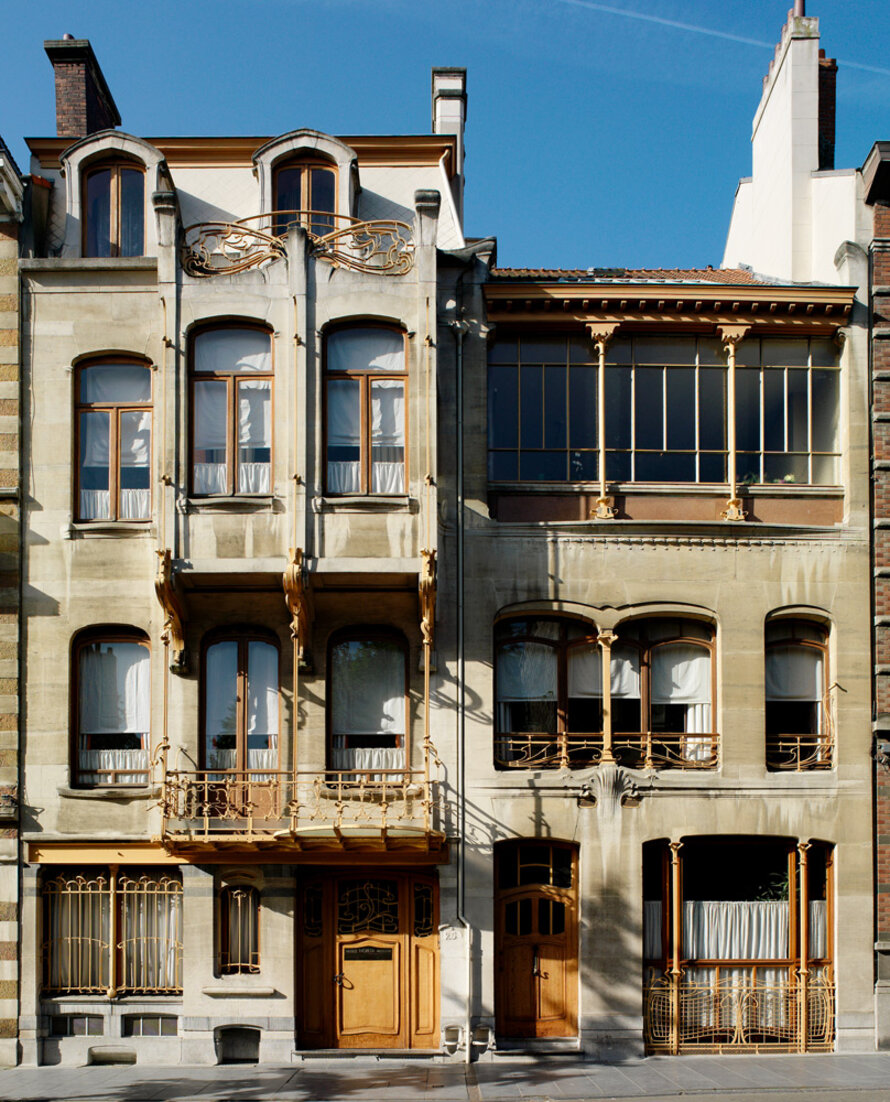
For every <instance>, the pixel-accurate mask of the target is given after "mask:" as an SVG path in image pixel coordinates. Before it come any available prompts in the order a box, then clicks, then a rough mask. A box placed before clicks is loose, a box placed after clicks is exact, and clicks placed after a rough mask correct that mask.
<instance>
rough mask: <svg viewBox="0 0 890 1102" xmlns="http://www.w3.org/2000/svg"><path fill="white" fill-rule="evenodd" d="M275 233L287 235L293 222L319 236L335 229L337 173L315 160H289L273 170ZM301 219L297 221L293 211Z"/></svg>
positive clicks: (329, 166) (330, 167)
mask: <svg viewBox="0 0 890 1102" xmlns="http://www.w3.org/2000/svg"><path fill="white" fill-rule="evenodd" d="M273 186H274V195H275V211H276V212H277V213H276V218H275V233H276V234H283V233H286V232H287V227H288V226H289V225H290V224H291V223H292V222H295V221H298V220H299V222H300V224H301V225H303V226H305V227H306V229H307V230H308V231H309V232H310V233H312V234H315V235H316V236H317V237H321V236H323V235H324V234H326V233H330V232H331V231H332V230H333V229H334V215H335V214H336V213H337V173H336V172H335V170H334V169H333V167H332V166H331V165H329V164H324V163H320V162H318V161H296V162H294V161H291V162H289V163H287V164H284V165H282V166H281V167H280V168H277V169H276V170H275V177H274V185H273ZM297 211H300V212H301V214H302V217H301V218H299V219H297V218H296V217H295V212H297Z"/></svg>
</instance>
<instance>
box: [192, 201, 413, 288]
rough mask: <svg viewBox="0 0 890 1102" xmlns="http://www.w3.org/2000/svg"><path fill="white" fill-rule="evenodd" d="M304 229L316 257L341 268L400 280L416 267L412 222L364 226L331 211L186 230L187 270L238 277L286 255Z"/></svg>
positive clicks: (255, 217)
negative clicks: (294, 234) (296, 230)
mask: <svg viewBox="0 0 890 1102" xmlns="http://www.w3.org/2000/svg"><path fill="white" fill-rule="evenodd" d="M294 224H296V225H299V226H302V227H303V228H304V229H305V230H306V234H307V236H308V238H309V248H310V251H311V252H312V254H313V255H314V256H316V257H318V258H320V259H321V260H326V261H327V262H328V263H330V264H332V265H333V266H334V267H337V268H349V269H351V270H353V271H357V272H366V273H369V274H371V275H382V276H400V275H405V274H406V273H407V272H410V271H411V269H412V268H413V267H414V238H413V234H412V230H411V227H410V226H409V225H408V223H407V222H399V221H396V220H394V219H375V220H372V221H362V220H361V219H359V218H351V217H349V216H348V215H343V214H331V213H329V212H327V211H310V210H286V211H269V213H267V214H256V215H252V216H251V217H249V218H240V219H238V220H237V221H233V222H197V223H195V224H194V225H191V226H187V227H186V228H185V230H184V231H183V242H182V267H183V269H184V271H185V272H186V273H187V274H188V275H191V276H215V275H235V274H236V273H238V272H244V271H247V270H248V269H250V268H258V267H260V266H261V265H263V264H266V263H268V262H269V261H272V260H276V259H278V258H279V257H283V256H284V255H285V254H286V251H287V250H286V242H287V232H288V228H289V226H291V225H294Z"/></svg>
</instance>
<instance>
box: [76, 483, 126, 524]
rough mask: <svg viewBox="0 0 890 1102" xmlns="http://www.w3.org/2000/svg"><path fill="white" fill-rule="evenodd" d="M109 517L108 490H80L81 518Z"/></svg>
mask: <svg viewBox="0 0 890 1102" xmlns="http://www.w3.org/2000/svg"><path fill="white" fill-rule="evenodd" d="M121 504H123V502H122V503H121ZM110 517H111V494H110V493H109V492H108V490H81V491H80V519H81V520H108V519H109V518H110Z"/></svg>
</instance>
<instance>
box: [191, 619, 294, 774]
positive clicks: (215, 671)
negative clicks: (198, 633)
mask: <svg viewBox="0 0 890 1102" xmlns="http://www.w3.org/2000/svg"><path fill="white" fill-rule="evenodd" d="M204 766H205V768H206V769H212V770H214V771H237V772H245V771H249V772H250V773H251V778H250V779H251V780H261V779H262V773H263V772H264V771H274V770H277V769H278V644H277V643H276V642H274V641H273V640H272V639H271V637H269V636H266V635H265V634H260V633H254V632H243V633H238V634H237V635H231V636H226V637H216V638H215V639H214V640H213V641H212V642H211V643H209V644H208V646H207V648H206V650H205V652H204ZM257 773H259V774H260V775H259V776H258V775H257Z"/></svg>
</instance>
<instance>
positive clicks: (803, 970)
mask: <svg viewBox="0 0 890 1102" xmlns="http://www.w3.org/2000/svg"><path fill="white" fill-rule="evenodd" d="M809 848H810V843H809V842H798V844H797V866H798V869H799V870H800V874H799V881H798V882H799V891H800V899H799V900H798V906H797V909H798V912H799V914H800V931H799V935H798V937H799V941H798V944H799V948H800V964H799V967H798V969H797V1000H798V1012H797V1014H798V1036H797V1040H798V1051H800V1052H806V1051H807V1037H808V1035H809V1028H808V1023H807V1009H808V1002H809V996H808V987H809V979H810V969H809V960H810V946H809V932H810V930H809V914H810V893H809V874H808V870H807V851H808V850H809Z"/></svg>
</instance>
